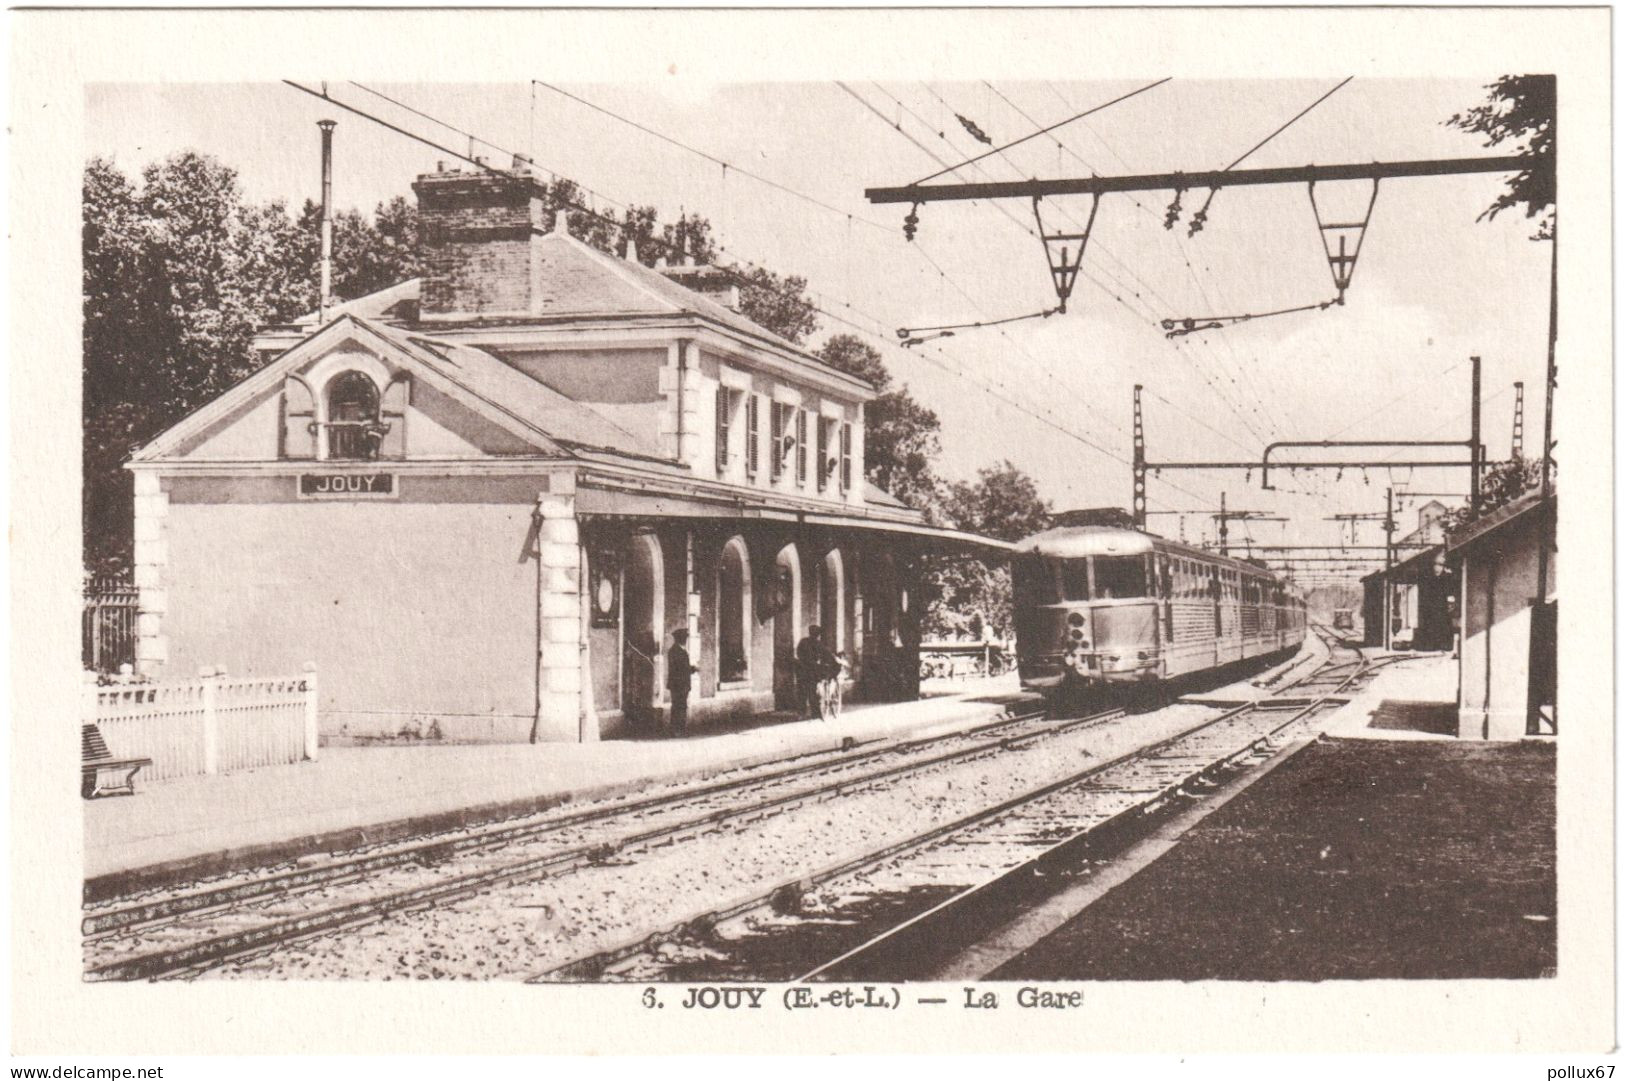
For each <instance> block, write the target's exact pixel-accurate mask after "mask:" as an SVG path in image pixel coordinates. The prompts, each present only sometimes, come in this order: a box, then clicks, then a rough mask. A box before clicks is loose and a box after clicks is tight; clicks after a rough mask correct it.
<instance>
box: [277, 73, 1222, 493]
mask: <svg viewBox="0 0 1625 1081" xmlns="http://www.w3.org/2000/svg"><path fill="white" fill-rule="evenodd" d="M283 82H285V83H286V84H287V85H289V86H291V87H293V88H294V89H296V90H300V91H303V92H304V93H307V94H310V95H312V96H314V97H318V98H321V99H322V100H323V101H325V102H327V103H329V104H332V105H335V106H337V107H339V108H342V109H344V110H346V111H348V112H351V113H353V114H355V115H358V116H361V117H363V118H365V119H367V120H370V121H372V122H374V123H377V124H379V125H380V126H382V127H384V128H386V129H388V130H391V131H393V132H395V133H396V134H399V135H402V136H404V137H406V138H409V139H412V140H414V141H416V142H419V143H422V144H423V145H425V146H429V147H431V148H433V149H435V150H438V151H440V152H442V153H445V154H448V155H450V156H453V157H456V158H458V159H460V160H462V161H465V162H468V163H469V164H472V165H475V166H476V167H478V168H482V169H485V170H486V171H488V172H493V173H495V172H498V171H499V170H496V169H494V168H493V167H491V166H490V165H488V164H487V163H485V162H482V161H480V160H478V159H477V158H476V157H475V156H473V155H471V154H464V153H462V152H461V151H458V150H455V149H453V148H451V147H448V146H445V145H444V144H442V143H439V142H437V141H435V140H433V139H430V138H428V137H426V136H423V135H421V134H419V133H417V132H413V131H409V130H407V129H405V128H402V127H400V126H399V125H397V124H394V123H391V122H390V121H388V120H385V119H383V118H382V117H378V116H376V115H374V114H372V113H368V112H367V111H366V110H364V109H360V108H358V107H356V106H353V105H350V104H348V103H345V102H343V101H341V100H339V99H337V98H334V97H332V96H331V95H330V94H328V93H327V92H326V88H325V86H324V88H323V89H322V90H315V89H312V88H310V87H307V86H304V85H302V84H300V83H297V82H294V81H293V80H288V79H285V80H283ZM401 107H402V108H407V109H410V110H411V111H413V112H414V113H415V114H416V115H420V116H422V117H424V118H425V119H429V120H431V121H433V122H434V123H437V124H440V125H441V126H444V127H446V128H447V129H448V130H457V129H455V128H453V127H452V126H451V125H449V124H446V123H445V122H444V121H441V120H439V119H438V118H435V117H432V116H430V115H429V114H427V113H423V112H422V111H421V110H416V109H413V108H412V107H410V106H405V105H402V106H401ZM459 134H464V133H462V132H459ZM470 138H472V139H474V140H476V141H478V142H479V143H480V144H482V145H484V146H488V147H490V148H491V149H493V150H496V151H499V152H501V153H504V154H511V153H512V152H511V151H508V150H505V149H504V148H503V147H501V146H499V145H497V144H495V143H492V142H490V141H489V140H486V139H483V138H480V137H478V136H470ZM544 171H546V172H549V173H550V175H553V176H554V177H556V178H558V177H559V174H557V173H552V171H551V170H544ZM572 183H573V182H572ZM577 187H578V188H580V190H583V191H585V190H588V189H585V188H582V187H581V186H580V185H577ZM592 194H595V195H596V194H597V193H595V192H594V193H592ZM605 201H607V202H614V201H613V200H608V199H606V200H605ZM561 203H563V201H562V200H561ZM563 205H566V206H569V207H570V208H571V209H575V210H580V211H582V212H583V213H586V214H588V215H590V216H592V217H595V218H598V219H599V220H601V221H604V222H605V223H606V224H609V225H612V226H614V227H616V228H619V229H623V230H624V229H626V228H627V227H628V225H629V223H626V222H619V221H617V220H616V219H614V218H611V217H608V216H606V215H604V214H602V213H600V212H598V211H596V210H594V209H592V208H591V207H586V206H582V205H579V204H572V203H563ZM618 205H622V206H624V205H625V204H618ZM651 240H652V241H653V243H654V244H655V245H657V246H659V247H662V248H666V249H667V250H669V246H667V245H665V244H664V242H662V241H660V240H658V239H657V238H651ZM763 288H766V287H763ZM770 291H771V290H770ZM779 295H781V296H784V297H785V298H786V299H794V300H795V301H797V302H798V303H801V304H803V305H805V306H806V307H807V308H808V309H809V310H811V311H816V312H818V313H819V314H821V315H824V316H826V317H828V318H830V319H833V320H835V321H837V322H840V323H843V324H845V325H848V326H850V327H852V328H853V329H855V330H858V331H859V332H861V333H865V334H868V335H870V336H872V337H874V338H876V340H878V341H880V342H882V343H885V342H886V341H887V339H886V338H885V337H884V335H882V334H880V333H878V332H877V331H873V330H870V329H869V328H866V327H863V326H862V325H860V324H858V323H855V322H852V321H851V320H849V319H847V318H845V317H843V316H841V315H839V314H837V313H834V312H830V311H828V310H826V309H824V308H822V307H819V306H818V305H816V304H812V303H810V302H808V301H807V300H805V299H804V298H802V297H794V296H792V295H790V294H786V293H782V292H781V293H780V294H779ZM854 310H856V309H854ZM860 314H861V313H860ZM866 317H867V318H873V317H869V316H866ZM878 325H879V322H878V320H877V321H876V326H877V327H878ZM893 344H894V343H893ZM921 355H922V356H923V357H924V359H926V360H927V361H928V362H930V363H932V364H934V365H936V366H937V367H940V368H942V369H943V370H944V371H948V372H950V373H951V374H955V375H958V376H959V377H961V378H964V379H966V380H967V381H969V382H972V383H975V384H977V385H979V386H981V387H982V389H983V390H985V391H987V392H988V393H989V394H990V395H992V396H993V397H995V398H997V399H999V400H1000V401H1003V402H1005V403H1006V404H1007V405H1009V406H1011V407H1012V408H1015V409H1017V410H1019V411H1020V412H1022V413H1024V414H1026V415H1028V416H1030V417H1032V418H1033V419H1035V420H1038V421H1039V422H1041V423H1043V424H1046V425H1048V426H1050V427H1052V428H1054V429H1056V430H1057V431H1059V432H1061V433H1063V434H1065V435H1067V436H1068V437H1070V438H1072V439H1075V440H1077V441H1078V442H1080V443H1082V444H1083V445H1085V446H1087V447H1089V448H1091V449H1093V450H1095V451H1097V452H1098V453H1100V454H1102V455H1104V456H1106V457H1109V458H1112V459H1114V460H1116V461H1118V462H1120V463H1122V464H1125V465H1127V464H1129V463H1128V460H1127V459H1125V458H1122V457H1121V456H1119V455H1116V454H1114V453H1113V452H1112V451H1110V450H1107V449H1106V448H1104V447H1102V446H1100V445H1099V444H1098V443H1096V442H1094V441H1093V440H1091V439H1089V438H1087V437H1085V436H1083V435H1081V434H1079V433H1078V432H1076V431H1074V430H1072V429H1070V428H1068V427H1066V426H1065V425H1062V424H1060V423H1058V422H1057V421H1055V420H1053V419H1051V418H1049V417H1046V416H1044V415H1042V414H1040V413H1038V412H1036V411H1034V410H1032V409H1030V408H1028V407H1026V406H1025V405H1023V404H1021V403H1020V402H1017V401H1015V400H1014V399H1012V398H1009V397H1008V396H1007V395H1004V394H1003V393H1001V392H1000V391H999V390H998V389H997V388H995V387H993V386H991V385H990V384H988V383H986V382H984V381H982V380H979V379H976V378H975V377H973V376H970V375H969V374H968V373H966V372H964V371H963V370H962V369H958V368H955V367H951V366H949V365H948V364H947V363H946V362H944V361H941V360H938V359H934V358H932V357H930V356H929V355H928V354H921ZM1186 494H1192V495H1193V498H1200V497H1199V496H1194V494H1193V493H1188V492H1187V493H1186Z"/></svg>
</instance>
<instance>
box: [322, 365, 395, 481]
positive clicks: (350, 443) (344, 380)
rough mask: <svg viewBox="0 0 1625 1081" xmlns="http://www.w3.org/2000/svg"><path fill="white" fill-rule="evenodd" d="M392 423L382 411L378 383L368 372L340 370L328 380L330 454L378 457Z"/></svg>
mask: <svg viewBox="0 0 1625 1081" xmlns="http://www.w3.org/2000/svg"><path fill="white" fill-rule="evenodd" d="M386 431H388V427H387V426H386V425H385V424H384V423H383V422H382V419H381V418H380V416H379V414H378V385H377V384H376V383H374V382H373V381H372V379H371V378H369V377H368V376H367V375H366V374H365V373H364V372H357V371H348V372H340V373H339V374H338V375H335V376H334V377H333V379H332V380H331V381H330V382H329V383H328V384H327V456H328V457H329V458H359V459H364V460H371V459H374V458H376V457H378V447H379V445H380V444H381V443H382V442H383V438H384V433H385V432H386Z"/></svg>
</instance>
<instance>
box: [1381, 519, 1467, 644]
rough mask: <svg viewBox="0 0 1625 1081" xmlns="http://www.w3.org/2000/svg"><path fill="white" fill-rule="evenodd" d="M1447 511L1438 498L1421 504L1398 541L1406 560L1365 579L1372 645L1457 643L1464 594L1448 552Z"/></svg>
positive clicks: (1395, 544)
mask: <svg viewBox="0 0 1625 1081" xmlns="http://www.w3.org/2000/svg"><path fill="white" fill-rule="evenodd" d="M1447 513H1448V511H1447V509H1446V507H1445V505H1444V504H1443V503H1440V502H1439V501H1437V500H1429V501H1428V502H1427V503H1424V504H1423V505H1422V506H1420V507H1418V508H1417V510H1416V528H1415V529H1414V530H1412V531H1411V532H1409V533H1407V534H1405V535H1404V536H1402V537H1399V538H1397V539H1396V540H1395V541H1394V547H1395V549H1396V550H1397V555H1398V556H1399V557H1401V558H1400V561H1399V562H1397V563H1395V564H1394V565H1393V566H1392V567H1387V568H1384V569H1382V570H1378V571H1373V572H1372V573H1370V574H1368V575H1366V576H1365V577H1364V578H1362V579H1361V580H1360V581H1361V584H1362V586H1363V587H1364V596H1363V600H1362V604H1361V609H1360V610H1361V616H1362V617H1363V620H1364V624H1365V644H1366V645H1368V646H1372V647H1376V648H1384V647H1388V646H1393V647H1395V648H1400V649H1416V650H1427V651H1432V650H1447V649H1451V648H1452V647H1453V646H1454V644H1455V636H1456V601H1457V596H1458V594H1457V588H1456V575H1455V571H1454V569H1453V568H1451V567H1450V565H1449V564H1448V563H1447V562H1446V560H1445V558H1444V539H1445V532H1444V518H1445V515H1446V514H1447ZM1385 591H1386V596H1387V627H1386V635H1385V633H1384V625H1383V615H1384V594H1385Z"/></svg>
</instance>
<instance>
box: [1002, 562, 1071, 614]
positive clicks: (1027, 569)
mask: <svg viewBox="0 0 1625 1081" xmlns="http://www.w3.org/2000/svg"><path fill="white" fill-rule="evenodd" d="M1012 571H1013V575H1012V577H1013V579H1014V581H1013V582H1012V586H1013V588H1014V592H1015V602H1016V607H1017V608H1033V607H1037V606H1039V605H1045V604H1054V603H1055V602H1056V601H1058V600H1060V597H1058V596H1057V595H1056V593H1055V570H1054V568H1053V567H1052V565H1051V564H1050V561H1049V560H1047V559H1045V558H1044V557H1043V556H1036V555H1032V556H1018V557H1017V558H1016V559H1015V561H1014V564H1013V566H1012Z"/></svg>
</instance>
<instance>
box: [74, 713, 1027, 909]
mask: <svg viewBox="0 0 1625 1081" xmlns="http://www.w3.org/2000/svg"><path fill="white" fill-rule="evenodd" d="M1045 712H1046V711H1045V710H1044V709H1038V710H1033V711H1029V712H1023V713H1018V714H1011V715H1009V716H1006V717H1002V718H1000V719H998V720H995V721H990V722H988V723H987V724H981V725H975V726H973V727H971V728H966V729H963V730H961V731H958V732H952V733H948V734H946V735H942V736H928V737H922V738H919V739H913V740H906V741H903V742H900V743H895V744H882V745H880V746H877V747H874V748H872V749H870V750H867V751H864V752H863V753H862V754H858V755H851V756H848V757H842V758H835V759H830V758H821V759H820V760H819V761H816V762H806V763H803V764H801V765H798V766H790V767H788V768H785V769H780V770H774V771H771V772H766V773H755V774H752V775H750V776H746V777H739V778H735V779H733V780H728V781H719V782H717V783H715V784H709V785H700V786H697V787H693V788H683V789H679V790H678V791H675V792H667V793H664V794H661V795H656V796H649V797H646V798H643V799H638V800H632V801H629V802H621V803H614V804H611V805H609V806H606V807H594V808H589V809H585V810H581V811H576V812H573V813H570V814H566V815H561V816H555V817H549V818H546V819H544V820H542V821H530V822H524V823H516V824H510V825H506V826H504V825H501V824H500V823H497V824H495V826H494V828H488V829H484V830H482V831H481V832H478V833H473V834H465V835H463V836H457V837H451V838H445V839H441V840H430V841H420V842H418V843H415V844H410V843H409V844H407V845H405V846H403V847H396V846H395V845H390V846H389V847H388V850H387V851H383V852H372V853H371V854H369V855H364V856H358V857H355V858H352V859H347V860H342V861H338V862H334V863H331V864H327V865H324V866H321V867H314V868H302V869H297V870H292V871H284V872H280V873H278V874H274V875H267V876H265V877H263V878H256V879H252V880H249V881H246V882H236V883H229V884H226V885H223V886H216V887H211V888H208V889H204V890H199V891H194V892H190V893H182V894H179V895H176V896H172V897H166V898H163V899H161V900H157V901H142V902H137V903H135V904H131V905H126V906H122V907H119V908H113V909H105V910H103V911H100V912H96V913H93V914H91V915H89V916H86V917H85V918H84V920H83V921H82V922H81V925H80V930H81V933H82V935H83V936H84V937H85V938H86V939H87V940H97V939H98V938H99V937H105V936H106V935H108V934H110V933H115V932H119V931H125V930H132V929H146V928H150V927H152V926H154V925H155V924H158V923H160V922H162V921H167V920H173V919H176V918H179V917H182V916H191V915H198V914H201V913H205V912H210V911H215V910H218V909H221V908H225V907H229V906H231V905H236V904H241V903H243V902H245V901H252V900H256V899H258V898H261V897H266V896H271V895H273V894H275V895H279V896H290V895H292V894H294V893H296V892H305V891H306V890H311V889H317V888H320V887H323V886H331V885H337V884H342V883H343V882H345V881H350V880H353V879H355V878H358V877H360V876H361V875H364V874H368V873H372V872H375V871H381V870H387V869H389V868H392V867H398V866H402V865H404V864H409V863H414V862H416V863H430V862H437V861H441V860H444V859H447V858H450V857H451V856H454V855H458V854H461V853H464V852H469V851H477V850H480V849H487V848H494V847H500V846H503V845H508V844H517V843H523V842H527V841H531V840H534V839H536V838H537V837H540V836H543V835H545V834H547V833H552V832H557V831H559V830H563V829H568V828H571V827H575V826H580V825H583V824H589V823H592V822H595V821H601V820H605V819H609V818H613V817H615V816H617V815H629V814H641V813H643V812H645V811H649V810H654V809H658V808H660V807H663V806H670V805H673V804H677V803H680V802H682V801H684V800H693V799H701V798H705V797H708V796H713V795H717V794H720V793H723V792H728V791H735V790H739V789H743V788H749V787H751V786H753V785H761V784H768V783H772V782H776V781H781V780H785V779H787V778H790V777H794V776H797V775H800V774H805V773H812V772H816V771H818V770H824V769H832V768H837V767H847V766H852V765H855V764H861V763H863V762H865V761H868V760H870V759H873V758H879V757H884V756H887V755H893V754H906V753H908V752H910V751H914V750H918V749H919V748H921V747H926V746H930V745H932V744H934V743H939V742H941V741H943V740H946V739H956V738H965V737H971V736H976V735H982V734H985V733H987V732H990V731H994V730H996V729H1000V728H1006V727H1009V726H1011V725H1015V724H1023V723H1025V722H1027V721H1030V720H1033V719H1034V718H1036V717H1040V716H1043V714H1044V713H1045ZM831 753H835V754H839V753H841V752H840V751H838V750H837V751H822V752H813V755H814V756H822V755H825V754H831ZM797 757H802V756H799V755H792V756H788V757H787V758H786V759H783V760H781V761H790V760H793V759H794V758H797ZM677 783H681V782H677ZM540 813H543V814H545V812H540ZM526 817H530V818H534V817H535V816H534V815H530V816H526ZM375 847H376V846H375Z"/></svg>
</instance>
